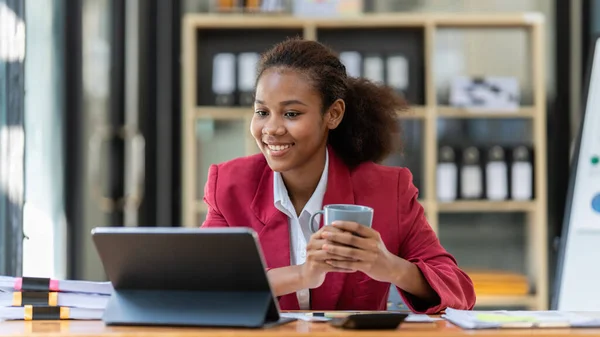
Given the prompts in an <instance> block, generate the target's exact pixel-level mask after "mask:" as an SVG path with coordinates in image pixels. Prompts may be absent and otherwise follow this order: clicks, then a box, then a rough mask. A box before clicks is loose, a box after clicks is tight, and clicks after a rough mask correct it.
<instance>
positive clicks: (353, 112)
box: [328, 77, 406, 167]
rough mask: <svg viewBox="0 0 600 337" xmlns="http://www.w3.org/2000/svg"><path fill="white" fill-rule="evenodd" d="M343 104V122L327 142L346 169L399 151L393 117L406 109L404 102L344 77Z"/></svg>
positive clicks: (378, 88)
mask: <svg viewBox="0 0 600 337" xmlns="http://www.w3.org/2000/svg"><path fill="white" fill-rule="evenodd" d="M344 101H345V103H346V104H345V105H346V111H345V113H344V118H343V119H342V122H341V123H340V124H339V125H338V127H337V128H336V129H334V130H331V131H330V133H329V139H328V142H329V144H331V146H332V147H333V149H334V150H335V152H336V154H337V155H338V156H339V157H340V158H341V159H342V160H343V161H344V163H346V165H348V166H350V167H355V166H357V165H359V164H361V163H363V162H367V161H373V162H381V161H383V160H384V159H385V158H386V157H387V156H388V155H389V154H390V153H391V152H392V151H394V150H399V149H401V142H400V141H399V139H398V138H399V137H398V135H399V127H400V125H399V123H398V122H397V115H396V113H397V111H401V110H404V109H405V108H406V102H405V101H404V99H402V97H401V96H399V95H398V94H396V93H395V92H394V90H393V89H391V88H390V87H387V86H383V85H378V84H376V83H373V82H371V81H369V80H367V79H363V78H354V77H347V79H346V95H345V97H344Z"/></svg>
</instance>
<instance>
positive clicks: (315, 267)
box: [301, 227, 356, 289]
mask: <svg viewBox="0 0 600 337" xmlns="http://www.w3.org/2000/svg"><path fill="white" fill-rule="evenodd" d="M324 230H329V231H336V230H337V231H340V232H341V230H339V229H337V228H333V227H331V228H327V229H326V228H325V227H323V228H321V229H320V230H319V231H318V232H316V233H315V234H313V235H312V236H311V237H310V240H309V241H308V243H307V244H306V261H305V262H304V264H302V267H301V275H302V279H303V283H304V285H305V287H306V288H308V289H313V288H318V287H320V286H321V284H323V282H325V276H326V275H327V273H328V272H341V273H353V272H355V271H356V270H352V269H343V268H337V267H333V266H331V265H329V264H327V263H326V262H325V261H327V260H348V259H347V258H343V257H341V256H339V255H333V254H331V253H329V252H327V251H325V250H323V245H324V244H326V243H327V241H326V240H325V239H323V238H322V237H321V233H322V232H323V231H324Z"/></svg>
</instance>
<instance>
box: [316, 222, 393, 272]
mask: <svg viewBox="0 0 600 337" xmlns="http://www.w3.org/2000/svg"><path fill="white" fill-rule="evenodd" d="M321 237H322V238H324V239H325V240H327V243H325V244H324V245H323V248H322V249H323V250H326V251H328V252H329V253H331V254H334V255H339V256H342V257H346V258H351V259H353V261H342V260H328V261H326V262H327V263H328V264H330V265H332V266H334V267H338V268H345V269H354V270H358V271H361V272H363V273H365V274H367V275H368V276H369V277H371V278H372V279H374V280H377V281H382V282H390V281H391V279H392V278H393V275H392V274H393V273H392V271H393V266H394V259H398V257H397V256H395V255H394V254H392V253H390V252H389V251H388V250H387V248H386V247H385V244H384V243H383V241H382V240H381V236H380V235H379V232H377V231H376V230H374V229H372V228H370V227H367V226H363V225H360V224H358V223H356V222H350V221H334V222H333V223H332V224H331V225H330V226H325V227H324V231H323V232H322V234H321Z"/></svg>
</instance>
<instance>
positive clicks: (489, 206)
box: [437, 200, 536, 213]
mask: <svg viewBox="0 0 600 337" xmlns="http://www.w3.org/2000/svg"><path fill="white" fill-rule="evenodd" d="M437 205H438V211H439V212H444V213H458V212H533V211H535V210H536V202H535V201H487V200H474V201H454V202H438V204H437Z"/></svg>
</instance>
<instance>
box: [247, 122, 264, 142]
mask: <svg viewBox="0 0 600 337" xmlns="http://www.w3.org/2000/svg"><path fill="white" fill-rule="evenodd" d="M250 134H252V136H253V137H254V138H257V139H260V138H261V134H262V125H261V123H260V122H258V121H256V119H255V118H252V121H251V122H250Z"/></svg>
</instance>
